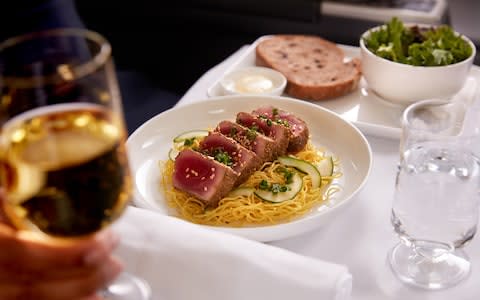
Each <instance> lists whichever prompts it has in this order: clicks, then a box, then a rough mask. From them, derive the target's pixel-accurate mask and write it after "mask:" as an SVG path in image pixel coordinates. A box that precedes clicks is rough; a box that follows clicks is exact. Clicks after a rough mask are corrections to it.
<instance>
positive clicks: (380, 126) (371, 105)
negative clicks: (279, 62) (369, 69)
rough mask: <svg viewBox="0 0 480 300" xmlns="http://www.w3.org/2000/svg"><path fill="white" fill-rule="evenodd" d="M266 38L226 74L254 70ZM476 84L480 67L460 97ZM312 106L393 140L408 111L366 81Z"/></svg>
mask: <svg viewBox="0 0 480 300" xmlns="http://www.w3.org/2000/svg"><path fill="white" fill-rule="evenodd" d="M265 38H268V36H264V37H261V38H259V39H258V40H257V41H255V42H254V43H253V44H252V45H251V46H250V47H249V48H248V49H247V50H246V51H245V52H244V53H243V54H242V56H241V57H240V58H239V59H238V60H237V61H236V62H235V63H233V64H232V65H231V66H230V67H229V68H228V69H227V70H226V71H225V74H227V73H229V72H231V71H233V70H235V69H238V68H242V67H247V66H254V65H255V48H256V46H257V44H258V43H259V42H260V41H261V40H262V39H265ZM338 46H339V47H340V48H342V49H343V50H344V52H345V56H346V57H347V58H353V57H360V48H358V47H352V46H347V45H340V44H339V45H338ZM220 79H221V78H219V80H220ZM219 80H218V81H216V82H215V83H214V84H213V85H212V86H210V87H209V88H208V90H207V94H208V96H210V97H217V96H221V95H222V90H221V87H220V86H219ZM476 81H480V67H478V66H473V67H472V68H471V70H470V78H469V81H467V83H466V84H465V86H464V88H463V89H462V90H461V91H460V92H459V95H460V94H464V93H466V94H469V93H470V91H467V90H470V88H471V85H474V82H476ZM405 88H408V87H405ZM432 88H434V87H432ZM284 96H287V95H284ZM309 102H310V103H314V104H317V105H320V106H322V107H325V108H328V109H330V110H332V111H334V112H336V113H338V114H339V115H340V116H341V117H342V118H344V119H345V120H348V121H350V122H353V123H354V124H355V125H357V127H358V128H360V130H362V132H364V133H365V134H369V135H373V136H380V137H384V138H393V139H398V138H399V137H400V131H401V130H400V120H401V116H402V113H403V110H404V109H405V107H404V106H400V105H395V104H392V103H389V102H388V101H385V100H383V99H382V98H381V97H379V96H377V95H376V94H375V93H373V92H372V91H371V90H370V89H369V88H368V86H367V83H366V82H365V79H364V78H363V77H362V79H361V80H360V84H359V87H358V89H357V90H356V91H354V92H352V93H350V94H348V95H345V96H343V97H338V98H335V99H331V100H322V101H309Z"/></svg>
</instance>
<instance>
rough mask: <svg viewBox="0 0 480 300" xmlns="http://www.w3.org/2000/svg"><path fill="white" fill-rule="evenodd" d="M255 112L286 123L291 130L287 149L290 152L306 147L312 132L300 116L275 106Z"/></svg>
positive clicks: (264, 107)
mask: <svg viewBox="0 0 480 300" xmlns="http://www.w3.org/2000/svg"><path fill="white" fill-rule="evenodd" d="M253 114H256V115H259V116H264V117H266V118H268V119H270V120H273V121H275V122H277V123H279V124H282V125H284V126H285V127H287V128H288V129H289V130H290V140H289V143H288V149H287V151H288V152H289V153H296V152H298V151H301V150H302V149H303V148H305V145H306V144H307V142H308V136H309V134H310V133H309V131H308V127H307V123H305V121H303V120H302V119H300V118H299V117H297V116H295V115H294V114H292V113H289V112H287V111H284V110H280V109H278V108H275V107H273V106H263V107H260V108H258V109H256V110H254V111H253Z"/></svg>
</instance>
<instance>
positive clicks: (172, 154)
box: [168, 148, 178, 161]
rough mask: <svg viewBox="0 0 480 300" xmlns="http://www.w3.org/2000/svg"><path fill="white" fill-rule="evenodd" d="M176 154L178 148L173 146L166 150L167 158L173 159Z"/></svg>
mask: <svg viewBox="0 0 480 300" xmlns="http://www.w3.org/2000/svg"><path fill="white" fill-rule="evenodd" d="M177 155H178V150H177V149H175V148H171V149H170V151H168V158H169V159H170V160H173V161H175V158H177Z"/></svg>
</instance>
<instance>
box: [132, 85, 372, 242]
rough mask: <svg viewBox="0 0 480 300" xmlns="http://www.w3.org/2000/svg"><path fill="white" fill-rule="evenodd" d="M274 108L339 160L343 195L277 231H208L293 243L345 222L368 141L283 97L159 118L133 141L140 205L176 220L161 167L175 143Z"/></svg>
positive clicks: (186, 108) (362, 176) (229, 101)
mask: <svg viewBox="0 0 480 300" xmlns="http://www.w3.org/2000/svg"><path fill="white" fill-rule="evenodd" d="M262 105H272V106H275V107H278V108H280V109H283V110H286V111H289V112H291V113H294V114H296V115H297V116H299V117H300V118H302V119H303V120H304V121H305V122H306V123H307V124H308V126H309V128H310V139H311V141H312V143H313V144H314V145H316V146H317V147H322V148H325V149H328V151H329V152H331V153H332V154H333V155H335V157H337V158H338V159H339V162H340V165H339V167H340V170H341V172H342V174H343V175H342V176H341V177H340V178H338V179H337V180H338V181H337V184H338V187H339V188H340V190H339V192H338V193H336V194H335V195H333V197H332V198H331V199H330V200H329V201H328V202H326V203H325V204H324V205H320V206H319V207H316V208H315V209H313V210H312V211H311V212H309V213H307V214H305V215H304V216H302V217H300V218H298V219H295V220H292V221H289V222H286V223H281V224H276V225H264V226H260V225H258V226H246V227H224V226H206V225H202V226H204V227H206V228H209V229H214V230H218V231H222V232H227V233H230V234H236V235H239V236H242V237H246V238H249V239H253V240H257V241H261V242H268V241H275V240H281V239H286V238H290V237H293V236H296V235H299V234H302V233H305V232H308V231H311V230H315V229H320V228H321V227H323V226H327V227H328V225H330V224H332V222H334V221H335V220H336V219H339V218H342V217H348V215H347V216H345V214H344V212H345V209H346V208H347V207H348V206H350V205H351V204H352V203H355V202H356V201H357V200H361V199H360V198H359V197H355V195H356V194H357V193H358V192H359V191H360V190H361V189H362V187H363V186H364V185H365V183H366V182H367V179H368V177H369V174H370V170H371V166H372V151H371V149H370V145H369V144H368V141H367V139H366V138H365V136H364V135H363V134H362V133H361V132H360V131H359V130H358V129H357V128H356V127H355V126H354V125H352V124H351V123H349V122H348V121H346V120H344V119H343V118H342V117H340V116H339V115H337V114H335V113H334V112H331V111H329V110H327V109H325V108H323V107H321V106H319V105H315V104H313V103H309V102H307V101H298V100H295V99H292V98H287V97H279V96H259V95H237V96H221V97H216V98H210V99H208V100H207V99H203V100H198V102H197V103H193V104H189V105H182V106H179V107H175V108H172V109H170V110H167V111H164V112H162V113H161V114H159V115H157V116H155V117H153V118H152V119H150V120H149V121H147V122H146V123H144V124H143V125H142V126H140V127H139V128H138V129H137V130H135V132H134V133H132V134H131V135H130V137H129V138H128V141H127V146H128V151H129V158H130V163H131V167H132V174H133V180H134V182H135V190H134V193H135V195H134V203H135V205H136V206H138V207H141V208H144V209H150V210H153V211H156V212H158V213H159V214H163V215H176V213H175V212H174V211H172V209H171V208H170V207H169V206H168V204H167V203H166V199H165V195H164V194H163V191H162V189H161V188H160V182H161V170H160V166H159V164H158V162H159V161H160V160H163V161H165V160H167V159H168V152H169V151H170V149H171V145H172V141H173V138H174V137H175V136H176V135H178V134H179V133H181V132H184V131H187V130H192V129H205V128H212V126H215V124H218V122H220V121H222V120H235V116H236V114H237V113H238V112H239V111H252V110H253V109H256V108H258V107H259V106H262Z"/></svg>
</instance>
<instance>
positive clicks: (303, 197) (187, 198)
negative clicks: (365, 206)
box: [159, 142, 342, 227]
mask: <svg viewBox="0 0 480 300" xmlns="http://www.w3.org/2000/svg"><path fill="white" fill-rule="evenodd" d="M294 157H296V158H298V159H302V160H305V161H308V162H310V163H312V164H317V163H319V162H320V161H321V160H323V159H327V158H328V159H329V157H328V156H327V155H326V150H325V149H316V148H315V147H314V146H313V145H312V144H311V143H310V142H309V143H308V144H307V145H306V147H305V149H304V150H302V151H300V152H298V153H296V154H295V155H294ZM333 161H334V166H335V167H334V172H333V175H332V176H322V184H321V186H320V187H317V188H314V187H312V181H311V178H310V176H309V175H307V174H304V173H301V172H300V171H298V170H295V169H293V168H292V170H295V172H298V173H299V174H300V175H301V177H302V181H303V185H302V188H301V190H300V192H298V193H297V194H296V196H295V197H294V198H293V199H291V200H287V201H283V202H280V203H273V202H268V201H265V200H262V199H260V198H258V197H257V196H255V194H254V193H251V194H250V195H240V196H231V195H227V196H226V197H225V198H223V199H221V200H220V201H219V203H218V206H217V207H215V208H209V207H206V206H205V204H204V203H203V202H202V201H201V200H198V199H196V198H195V197H193V196H191V195H189V194H187V193H185V192H183V191H180V190H177V189H175V188H174V187H173V185H172V175H173V170H174V161H172V160H168V161H160V162H159V167H160V168H161V170H162V172H161V183H160V185H161V188H162V190H163V192H164V194H165V197H166V200H167V204H168V206H169V207H171V208H173V209H174V210H175V211H176V212H177V214H178V217H180V218H182V219H185V220H188V221H190V222H193V223H197V224H203V225H212V226H228V227H242V226H254V225H273V224H279V223H284V222H288V221H291V220H293V219H295V218H298V217H300V216H302V215H304V214H305V213H307V212H309V211H311V210H312V208H313V207H316V206H319V205H322V204H324V203H325V202H326V201H328V200H329V199H330V198H331V197H332V196H333V195H334V194H335V193H336V192H338V191H339V190H340V188H339V186H338V185H336V184H335V182H334V180H335V179H336V178H339V177H341V176H342V174H341V172H340V171H339V170H338V169H339V167H338V165H339V162H338V159H334V160H333ZM280 168H285V166H283V165H281V164H280V163H279V162H278V161H274V162H267V163H265V164H264V165H263V166H262V168H261V169H260V170H258V171H256V172H255V173H254V174H252V176H250V178H249V179H248V180H247V181H245V182H244V183H242V184H241V185H240V186H239V187H238V188H241V187H246V188H257V187H258V186H259V184H260V182H261V181H262V180H267V181H268V182H277V183H284V181H285V179H284V176H283V175H282V174H281V173H282V172H279V170H280Z"/></svg>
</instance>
